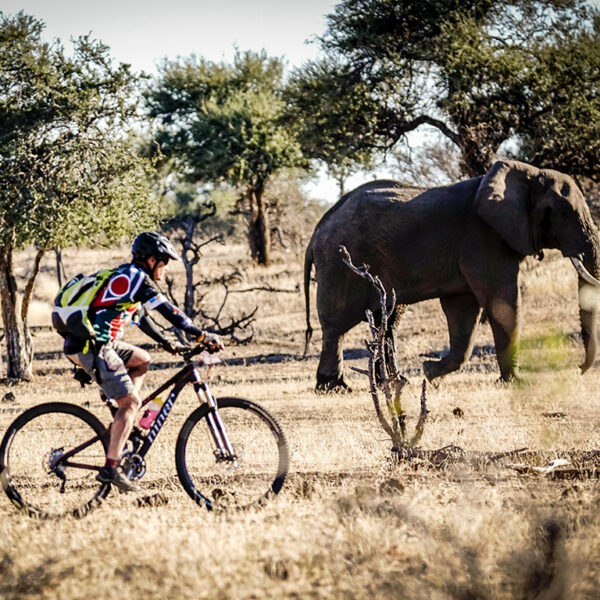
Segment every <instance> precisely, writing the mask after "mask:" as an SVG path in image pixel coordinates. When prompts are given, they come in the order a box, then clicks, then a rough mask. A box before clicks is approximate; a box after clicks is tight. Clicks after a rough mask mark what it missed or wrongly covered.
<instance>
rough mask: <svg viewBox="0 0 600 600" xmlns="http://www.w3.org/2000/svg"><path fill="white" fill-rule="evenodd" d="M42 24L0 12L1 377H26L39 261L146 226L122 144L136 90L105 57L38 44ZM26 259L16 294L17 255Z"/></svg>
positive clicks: (145, 175)
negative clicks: (28, 252) (31, 251)
mask: <svg viewBox="0 0 600 600" xmlns="http://www.w3.org/2000/svg"><path fill="white" fill-rule="evenodd" d="M43 29H44V24H43V23H42V22H41V21H39V20H37V19H36V18H34V17H31V16H28V15H25V14H24V13H22V12H20V13H18V14H17V15H16V16H12V17H11V16H5V15H4V14H2V13H0V301H1V304H2V318H3V322H4V330H5V338H6V346H7V357H8V369H7V375H8V377H9V378H16V379H30V378H31V377H32V372H33V371H32V356H33V348H32V341H31V336H30V335H29V330H28V327H27V312H28V307H29V302H30V299H31V295H32V292H33V286H34V282H35V278H36V275H37V272H38V269H39V265H40V261H41V259H42V257H43V255H44V253H45V252H46V251H47V250H49V249H52V248H55V247H66V246H69V245H79V244H83V243H85V244H89V243H93V242H98V243H100V244H109V243H112V242H114V241H115V240H120V239H122V237H123V236H124V235H125V234H129V233H131V231H132V230H135V229H141V228H144V227H147V226H149V225H150V224H151V223H154V222H155V219H156V213H157V203H156V201H155V200H153V197H152V194H151V190H150V189H149V184H148V182H149V181H150V172H151V167H150V165H149V163H148V161H146V160H144V159H142V158H140V157H139V156H138V155H137V154H136V152H135V151H134V149H133V146H132V144H131V143H130V142H129V140H128V138H127V133H126V129H125V126H126V124H127V123H128V122H129V120H130V119H132V118H133V117H134V116H135V111H136V102H135V101H134V99H133V97H132V94H133V92H134V90H135V88H136V85H137V84H138V78H136V77H135V76H133V75H132V74H131V72H130V69H129V67H128V65H119V66H118V67H116V68H113V67H112V65H111V61H110V57H109V55H108V48H107V47H106V46H105V45H103V44H101V43H100V42H96V41H93V40H91V39H90V38H89V37H81V38H79V39H78V40H77V41H75V42H74V48H73V56H72V57H71V58H69V57H67V56H66V55H65V52H64V50H63V48H62V46H61V45H60V43H59V42H58V41H55V42H53V43H47V42H44V41H43V40H42V38H41V34H42V32H43ZM29 245H33V246H34V247H35V249H36V254H35V259H34V262H33V265H32V267H31V270H30V274H29V277H28V281H27V283H26V286H25V289H24V291H23V293H22V298H21V293H20V292H19V290H18V289H17V283H16V279H15V275H14V269H13V255H14V252H15V251H16V250H18V249H21V248H24V247H25V246H29Z"/></svg>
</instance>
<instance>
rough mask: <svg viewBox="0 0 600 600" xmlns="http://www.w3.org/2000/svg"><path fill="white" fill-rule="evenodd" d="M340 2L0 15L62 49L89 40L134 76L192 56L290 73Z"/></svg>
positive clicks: (218, 0) (67, 0) (147, 2)
mask: <svg viewBox="0 0 600 600" xmlns="http://www.w3.org/2000/svg"><path fill="white" fill-rule="evenodd" d="M335 4H336V1H335V0H299V1H298V0H195V1H194V0H120V1H116V0H102V1H94V2H90V1H89V0H0V10H2V12H4V13H5V14H6V13H8V14H14V13H16V12H18V11H20V10H23V11H24V12H25V13H27V14H31V15H34V16H36V17H38V18H40V19H41V20H42V21H44V22H45V23H46V29H45V35H46V37H47V38H48V39H50V38H56V37H57V38H60V39H61V40H62V41H63V42H64V43H65V46H68V42H69V40H70V39H71V38H72V37H78V36H79V35H85V34H88V33H91V34H92V37H93V38H96V39H99V40H101V41H102V42H104V43H105V44H107V45H108V46H110V48H111V55H112V56H113V58H114V59H116V60H117V61H120V62H127V63H130V64H131V65H132V67H133V68H134V70H136V71H140V70H144V71H146V72H147V73H152V72H154V71H155V70H156V65H157V64H158V63H159V62H160V60H161V59H162V58H163V57H165V56H166V57H168V58H170V59H175V58H176V57H177V56H189V55H190V54H192V53H195V54H197V55H198V56H204V57H205V58H207V59H209V60H213V61H221V60H225V61H227V62H228V61H230V60H231V59H232V57H233V54H234V52H235V46H237V47H239V49H240V50H262V49H263V48H264V49H265V50H266V51H267V53H268V54H269V55H270V56H280V57H284V58H285V59H286V60H287V61H288V64H289V66H291V67H293V66H300V65H301V64H302V63H303V62H305V61H306V60H309V59H312V58H315V57H316V55H317V53H318V44H317V43H312V44H310V43H307V40H309V39H314V38H315V36H316V35H321V34H322V33H323V32H324V31H325V28H326V19H325V15H326V14H327V13H330V12H332V11H333V7H334V6H335Z"/></svg>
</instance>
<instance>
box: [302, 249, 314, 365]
mask: <svg viewBox="0 0 600 600" xmlns="http://www.w3.org/2000/svg"><path fill="white" fill-rule="evenodd" d="M311 242H312V240H311ZM312 266H313V255H312V243H309V244H308V248H306V254H305V256H304V304H305V307H306V333H305V334H304V336H305V342H304V356H306V355H307V354H308V346H309V344H310V339H311V338H312V333H313V329H312V327H311V325H310V273H311V271H312Z"/></svg>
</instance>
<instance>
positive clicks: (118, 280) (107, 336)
mask: <svg viewBox="0 0 600 600" xmlns="http://www.w3.org/2000/svg"><path fill="white" fill-rule="evenodd" d="M152 310H156V311H157V312H158V313H159V314H160V315H162V316H163V317H164V318H165V319H167V321H169V322H170V323H171V324H172V325H174V326H175V327H177V328H179V329H183V330H185V331H188V332H189V333H191V334H192V335H197V336H200V335H201V334H202V330H201V329H199V328H197V327H195V326H194V324H193V323H192V320H191V319H190V318H189V317H187V316H186V315H185V314H183V313H182V312H180V311H179V309H178V308H177V307H176V306H174V305H173V304H172V303H171V302H169V301H168V300H167V298H166V296H165V295H164V294H162V293H161V292H160V291H159V290H158V289H157V288H156V287H155V285H154V283H153V281H152V280H151V279H150V277H149V276H148V275H147V274H146V273H145V272H144V271H143V270H142V269H141V268H140V267H138V266H137V265H135V264H133V263H127V264H124V265H121V266H119V267H117V268H116V269H115V270H114V273H113V274H112V275H111V277H110V278H109V279H108V280H107V282H106V284H105V285H104V287H103V288H101V290H100V291H99V292H98V294H97V295H96V298H95V299H94V301H93V302H92V304H91V307H90V311H89V318H90V320H91V322H92V325H93V327H94V331H95V333H96V341H97V342H98V343H99V344H103V343H106V342H112V341H115V340H117V339H119V338H120V337H121V336H122V335H123V327H124V325H125V324H126V323H129V322H131V321H132V319H133V318H134V317H135V316H136V313H138V316H140V321H139V324H140V326H141V328H142V330H143V331H144V332H145V333H148V334H149V335H151V337H153V338H154V339H155V340H156V341H158V342H160V343H164V342H167V340H166V338H164V337H163V336H162V335H161V334H160V332H158V330H156V328H155V327H153V324H152V320H151V319H149V317H148V315H147V314H146V313H147V312H150V311H152ZM78 346H81V344H80V343H78V342H77V340H75V339H73V338H70V339H69V338H68V339H67V340H66V343H65V351H66V352H67V353H73V352H75V351H80V348H78Z"/></svg>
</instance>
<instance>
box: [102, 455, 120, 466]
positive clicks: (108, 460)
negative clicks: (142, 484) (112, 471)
mask: <svg viewBox="0 0 600 600" xmlns="http://www.w3.org/2000/svg"><path fill="white" fill-rule="evenodd" d="M120 462H121V461H120V460H119V459H117V458H108V456H107V457H106V464H105V465H104V466H105V467H113V468H116V467H118V466H119V464H120Z"/></svg>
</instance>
